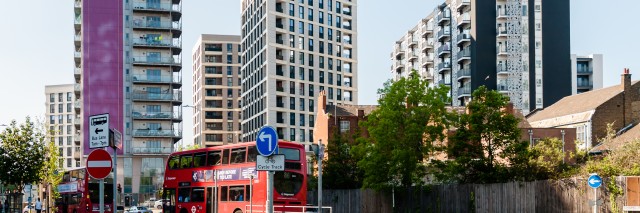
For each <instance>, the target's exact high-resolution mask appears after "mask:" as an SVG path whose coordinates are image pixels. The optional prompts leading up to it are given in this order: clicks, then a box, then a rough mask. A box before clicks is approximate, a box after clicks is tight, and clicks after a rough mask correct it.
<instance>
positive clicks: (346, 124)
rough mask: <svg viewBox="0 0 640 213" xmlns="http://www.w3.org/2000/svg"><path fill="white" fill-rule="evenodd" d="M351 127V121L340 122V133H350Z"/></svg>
mask: <svg viewBox="0 0 640 213" xmlns="http://www.w3.org/2000/svg"><path fill="white" fill-rule="evenodd" d="M349 127H351V123H350V122H349V121H340V133H345V132H347V131H349Z"/></svg>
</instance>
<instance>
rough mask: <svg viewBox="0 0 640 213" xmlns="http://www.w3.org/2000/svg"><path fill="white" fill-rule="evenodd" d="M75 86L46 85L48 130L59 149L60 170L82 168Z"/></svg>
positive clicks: (51, 139) (50, 138)
mask: <svg viewBox="0 0 640 213" xmlns="http://www.w3.org/2000/svg"><path fill="white" fill-rule="evenodd" d="M73 91H74V85H73V84H62V85H46V86H45V87H44V93H45V96H46V106H47V112H46V113H45V118H46V119H47V121H46V128H47V129H48V130H49V136H50V137H49V138H48V139H49V140H50V141H51V142H54V143H55V144H56V146H57V147H58V154H59V155H60V165H59V166H60V168H63V169H64V170H69V169H75V168H78V167H80V162H81V161H82V150H81V148H82V145H81V143H80V134H79V131H80V130H79V127H80V117H77V116H76V115H75V111H74V108H75V105H76V103H75V95H74V92H73Z"/></svg>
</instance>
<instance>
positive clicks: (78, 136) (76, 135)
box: [73, 127, 82, 146]
mask: <svg viewBox="0 0 640 213" xmlns="http://www.w3.org/2000/svg"><path fill="white" fill-rule="evenodd" d="M78 128H80V127H78ZM81 138H82V136H81V135H80V134H79V133H76V134H75V135H74V136H73V143H75V144H76V145H78V146H80V139H81Z"/></svg>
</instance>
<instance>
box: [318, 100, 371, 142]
mask: <svg viewBox="0 0 640 213" xmlns="http://www.w3.org/2000/svg"><path fill="white" fill-rule="evenodd" d="M317 103H318V111H317V114H316V121H315V125H314V129H313V138H314V140H315V141H320V140H321V141H322V143H323V144H324V145H325V147H326V146H327V142H328V141H329V140H331V139H333V135H334V133H335V131H340V133H342V134H345V136H347V137H346V138H347V139H348V140H349V141H350V142H353V137H352V136H354V135H355V134H356V133H357V131H358V130H360V134H361V135H362V136H368V132H367V130H366V129H364V128H361V127H360V126H359V125H358V123H359V122H360V121H363V120H366V118H367V115H369V113H371V111H373V110H375V109H376V107H377V106H375V105H349V104H347V105H327V96H326V94H325V92H324V91H321V92H320V94H319V95H318V101H317Z"/></svg>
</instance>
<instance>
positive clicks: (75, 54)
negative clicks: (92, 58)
mask: <svg viewBox="0 0 640 213" xmlns="http://www.w3.org/2000/svg"><path fill="white" fill-rule="evenodd" d="M73 57H74V58H75V59H76V60H79V59H80V58H82V50H80V49H76V51H75V52H73Z"/></svg>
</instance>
